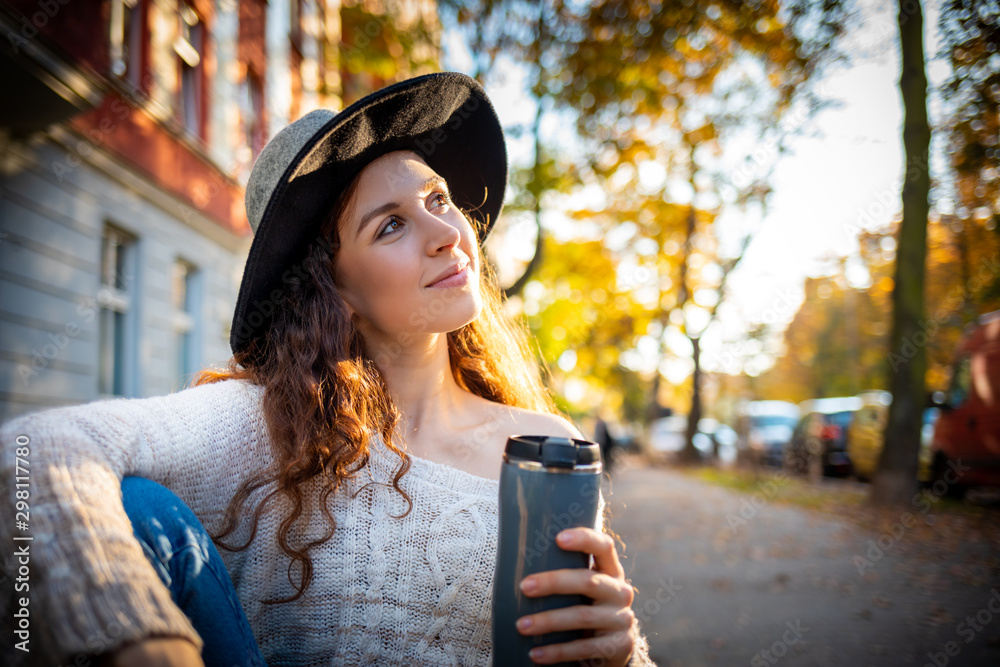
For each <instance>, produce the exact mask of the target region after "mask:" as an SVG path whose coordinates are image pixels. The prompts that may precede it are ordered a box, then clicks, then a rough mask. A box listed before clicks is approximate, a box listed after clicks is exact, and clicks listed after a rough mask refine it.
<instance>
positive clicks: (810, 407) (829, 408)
mask: <svg viewBox="0 0 1000 667" xmlns="http://www.w3.org/2000/svg"><path fill="white" fill-rule="evenodd" d="M860 407H861V399H860V398H858V397H857V396H841V397H836V398H817V399H812V400H808V401H803V402H802V403H800V404H799V410H800V411H801V413H802V418H801V419H800V420H799V423H798V424H797V425H796V427H795V432H794V433H793V434H792V442H791V444H790V446H789V448H788V449H787V450H786V452H785V465H786V467H788V468H789V469H790V470H792V471H794V472H799V473H809V474H814V473H816V472H821V473H822V474H823V475H824V476H826V477H845V476H847V475H849V474H850V473H851V460H850V458H848V456H847V429H848V427H849V426H850V425H851V419H852V418H853V417H854V413H855V412H856V411H857V410H858V409H859V408H860Z"/></svg>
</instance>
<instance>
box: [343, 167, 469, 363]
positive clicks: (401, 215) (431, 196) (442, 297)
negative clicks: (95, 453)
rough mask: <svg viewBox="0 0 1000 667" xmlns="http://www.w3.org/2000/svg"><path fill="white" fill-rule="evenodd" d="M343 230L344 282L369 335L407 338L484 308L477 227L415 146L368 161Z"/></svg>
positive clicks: (455, 324)
mask: <svg viewBox="0 0 1000 667" xmlns="http://www.w3.org/2000/svg"><path fill="white" fill-rule="evenodd" d="M339 236H340V250H339V251H338V253H337V260H336V261H337V266H336V277H337V282H338V284H339V285H340V289H341V294H342V295H343V297H344V299H345V300H346V301H347V304H348V305H349V306H350V307H351V308H352V310H354V312H355V313H356V314H357V316H358V320H359V326H360V327H361V331H362V333H364V334H365V336H366V338H368V339H369V341H370V342H376V341H378V340H380V341H381V342H383V343H390V344H391V343H392V342H397V343H401V344H403V345H405V344H406V343H407V341H408V340H409V339H410V337H413V336H419V335H420V334H431V333H446V332H449V331H454V330H456V329H459V328H461V327H463V326H465V325H466V324H468V323H469V322H471V321H472V320H474V319H475V318H476V317H477V316H478V315H479V311H480V310H481V308H482V300H481V297H480V293H479V247H478V244H477V241H476V234H475V232H474V231H473V229H472V226H471V225H470V224H469V221H468V220H467V219H466V217H465V215H463V214H462V212H461V211H459V210H458V208H456V207H455V205H454V204H453V203H452V202H451V197H450V196H449V194H448V185H447V183H445V181H444V179H443V178H441V177H440V176H438V175H437V173H435V171H434V170H433V169H431V168H430V167H429V166H427V163H425V162H424V161H423V160H422V159H421V158H420V157H419V156H417V154H416V153H412V152H410V151H396V152H393V153H388V154H386V155H383V156H382V157H380V158H378V159H376V160H374V161H372V162H371V163H370V164H369V165H368V166H366V167H365V168H364V170H363V171H362V172H361V175H360V177H359V180H358V184H357V188H356V190H355V192H354V196H353V197H352V198H351V201H350V202H349V203H348V206H347V208H346V210H345V212H344V215H343V216H342V217H341V220H340V227H339ZM373 337H374V338H375V339H376V340H372V338H373Z"/></svg>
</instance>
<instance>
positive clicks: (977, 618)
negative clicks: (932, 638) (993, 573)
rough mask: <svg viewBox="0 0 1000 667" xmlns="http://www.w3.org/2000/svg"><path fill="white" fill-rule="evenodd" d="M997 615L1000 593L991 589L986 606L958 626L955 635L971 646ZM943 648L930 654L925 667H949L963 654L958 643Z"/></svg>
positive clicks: (953, 642) (948, 644) (949, 643)
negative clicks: (955, 658) (953, 660)
mask: <svg viewBox="0 0 1000 667" xmlns="http://www.w3.org/2000/svg"><path fill="white" fill-rule="evenodd" d="M996 614H1000V591H998V590H997V589H995V588H991V589H990V598H989V600H987V602H986V606H984V607H983V608H982V609H980V610H979V611H977V612H976V613H975V614H970V615H969V616H966V617H965V619H964V620H963V621H962V622H961V623H959V624H958V625H956V626H955V634H957V635H958V636H959V637H961V638H962V639H964V640H965V643H966V644H969V643H970V642H972V640H974V639H975V638H976V635H977V634H979V633H980V632H982V631H983V630H985V629H986V626H988V625H989V624H990V623H992V622H993V617H994V616H995V615H996ZM942 648H943V650H942V651H937V652H928V653H927V659H928V662H925V663H924V666H923V667H947V665H948V664H950V663H951V659H952V658H954V657H957V656H958V654H959V653H961V652H962V645H961V644H959V643H958V642H957V641H950V642H948V643H946V644H945V645H944V646H943V647H942Z"/></svg>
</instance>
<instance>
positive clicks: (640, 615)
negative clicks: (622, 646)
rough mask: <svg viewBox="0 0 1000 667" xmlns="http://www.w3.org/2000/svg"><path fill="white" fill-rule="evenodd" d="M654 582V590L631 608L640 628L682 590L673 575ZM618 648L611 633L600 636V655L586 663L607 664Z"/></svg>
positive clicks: (593, 665) (594, 665) (596, 666)
mask: <svg viewBox="0 0 1000 667" xmlns="http://www.w3.org/2000/svg"><path fill="white" fill-rule="evenodd" d="M656 583H657V584H658V588H657V589H656V592H655V593H654V594H653V595H651V596H649V597H647V598H646V600H645V601H644V602H643V603H642V606H640V607H639V608H638V610H633V613H634V614H635V619H636V621H638V622H639V627H640V630H641V629H642V627H643V626H645V625H647V624H648V623H649V622H650V621H652V620H653V618H654V617H655V616H656V615H658V614H659V613H660V612H661V611H662V610H663V608H664V607H666V606H667V604H669V603H670V602H671V601H672V600H673V599H674V598H676V597H677V594H678V593H680V592H681V591H682V590H684V587H683V586H681V585H680V584H675V583H674V578H673V577H669V578H668V579H666V580H664V579H663V578H660V580H659V581H657V582H656ZM618 648H619V646H618V645H617V644H616V643H615V640H614V639H613V635H612V636H609V637H602V638H601V640H600V641H599V642H598V644H597V650H598V652H599V653H600V654H601V656H602V657H600V658H593V659H591V660H590V661H588V662H587V664H589V665H591V666H592V667H600V666H602V665H605V664H607V661H608V660H609V659H610V658H611V657H612V656H613V655H614V654H615V652H616V651H617V650H618Z"/></svg>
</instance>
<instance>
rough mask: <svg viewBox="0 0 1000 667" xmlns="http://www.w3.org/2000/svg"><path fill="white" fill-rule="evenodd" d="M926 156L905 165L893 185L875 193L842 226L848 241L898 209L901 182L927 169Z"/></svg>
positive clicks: (909, 179) (876, 224) (900, 201)
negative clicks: (900, 176)
mask: <svg viewBox="0 0 1000 667" xmlns="http://www.w3.org/2000/svg"><path fill="white" fill-rule="evenodd" d="M929 168H930V167H929V165H928V161H927V159H926V158H920V159H916V160H914V161H913V164H908V165H907V166H906V172H905V174H904V176H903V178H900V179H896V181H895V182H894V183H893V185H892V186H891V187H890V188H889V189H887V190H882V191H881V192H879V193H878V194H876V195H875V198H874V201H872V202H871V203H870V204H868V206H866V207H865V208H859V209H858V215H857V218H855V221H854V223H853V224H846V225H844V226H843V231H844V235H845V236H846V237H847V239H848V240H849V241H854V240H855V239H856V238H857V237H858V235H859V234H861V232H864V231H867V230H869V229H874V228H877V227H880V226H882V225H883V224H884V220H885V217H886V216H887V215H888V214H889V213H890V212H892V211H895V210H898V209H899V207H900V206H901V205H902V188H903V183H905V182H907V181H913V180H915V179H916V178H917V177H919V176H920V175H922V174H923V173H925V172H926V171H927V170H928V169H929Z"/></svg>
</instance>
